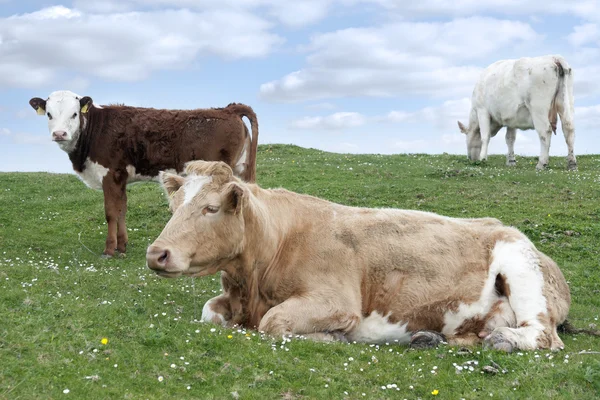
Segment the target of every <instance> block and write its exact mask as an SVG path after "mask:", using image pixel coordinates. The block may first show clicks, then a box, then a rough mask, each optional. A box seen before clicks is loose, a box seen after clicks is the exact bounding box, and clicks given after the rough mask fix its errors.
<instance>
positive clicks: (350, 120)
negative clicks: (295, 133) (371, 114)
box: [290, 112, 367, 130]
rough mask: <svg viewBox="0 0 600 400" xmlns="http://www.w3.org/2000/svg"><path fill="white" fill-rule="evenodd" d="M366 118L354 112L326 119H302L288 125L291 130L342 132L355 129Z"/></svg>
mask: <svg viewBox="0 0 600 400" xmlns="http://www.w3.org/2000/svg"><path fill="white" fill-rule="evenodd" d="M366 120H367V119H366V117H365V116H364V115H362V114H359V113H356V112H338V113H335V114H331V115H329V116H326V117H304V118H301V119H297V120H294V121H292V122H291V123H290V127H291V128H293V129H314V130H343V129H348V128H356V127H358V126H361V125H363V124H364V123H365V122H366Z"/></svg>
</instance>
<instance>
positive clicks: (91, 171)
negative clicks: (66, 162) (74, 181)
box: [77, 158, 108, 190]
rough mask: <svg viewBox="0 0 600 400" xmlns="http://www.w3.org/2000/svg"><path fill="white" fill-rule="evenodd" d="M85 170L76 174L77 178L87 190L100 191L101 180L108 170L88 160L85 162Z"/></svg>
mask: <svg viewBox="0 0 600 400" xmlns="http://www.w3.org/2000/svg"><path fill="white" fill-rule="evenodd" d="M84 165H85V169H84V170H83V172H77V175H78V176H79V178H80V179H81V180H82V181H83V183H85V184H86V185H87V186H88V187H89V188H91V189H96V190H102V179H104V177H105V176H106V174H107V173H108V168H106V167H104V166H102V165H100V164H98V163H97V162H93V161H91V160H90V159H89V158H88V159H87V160H85V164H84Z"/></svg>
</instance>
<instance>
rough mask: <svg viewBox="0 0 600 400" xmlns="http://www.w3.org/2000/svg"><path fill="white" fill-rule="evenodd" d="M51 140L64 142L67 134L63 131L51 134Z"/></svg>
mask: <svg viewBox="0 0 600 400" xmlns="http://www.w3.org/2000/svg"><path fill="white" fill-rule="evenodd" d="M52 140H53V141H55V142H63V141H65V140H67V132H65V131H54V132H52Z"/></svg>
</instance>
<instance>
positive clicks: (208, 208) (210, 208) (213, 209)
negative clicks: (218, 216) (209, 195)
mask: <svg viewBox="0 0 600 400" xmlns="http://www.w3.org/2000/svg"><path fill="white" fill-rule="evenodd" d="M205 210H206V212H209V213H211V214H214V213H216V212H218V211H219V207H217V206H206V208H205Z"/></svg>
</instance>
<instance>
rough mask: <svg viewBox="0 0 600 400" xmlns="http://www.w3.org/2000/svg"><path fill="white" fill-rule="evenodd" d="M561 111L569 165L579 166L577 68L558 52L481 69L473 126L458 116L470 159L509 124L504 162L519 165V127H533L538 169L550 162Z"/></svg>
mask: <svg viewBox="0 0 600 400" xmlns="http://www.w3.org/2000/svg"><path fill="white" fill-rule="evenodd" d="M557 114H558V115H559V116H560V121H561V124H562V130H563V133H564V135H565V140H566V142H567V146H568V149H569V154H568V156H567V167H568V169H577V160H576V159H575V154H574V152H573V145H574V143H575V127H574V125H573V114H574V106H573V72H572V71H571V67H569V64H568V63H567V61H566V60H565V59H564V58H563V57H561V56H559V55H549V56H542V57H534V58H520V59H518V60H502V61H497V62H495V63H493V64H492V65H490V66H489V67H487V68H486V69H485V70H484V71H483V72H482V74H481V76H480V78H479V81H478V82H477V83H476V84H475V89H473V96H472V99H471V114H470V116H469V126H468V127H465V126H464V125H463V124H462V123H461V122H460V121H459V122H458V127H459V128H460V131H461V132H462V133H464V134H466V135H467V152H468V156H469V159H470V160H485V159H486V158H487V152H488V144H489V141H490V137H493V136H495V135H496V134H497V133H498V131H499V130H500V129H501V128H502V127H503V126H505V127H506V144H507V145H508V154H507V156H506V164H507V165H509V166H512V165H515V152H514V144H515V138H516V130H517V129H522V130H526V129H535V130H536V131H537V133H538V135H539V137H540V158H539V161H538V164H537V167H536V168H537V169H544V168H545V167H546V166H547V165H548V153H549V151H550V139H551V137H552V132H554V133H555V134H556V121H557Z"/></svg>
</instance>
